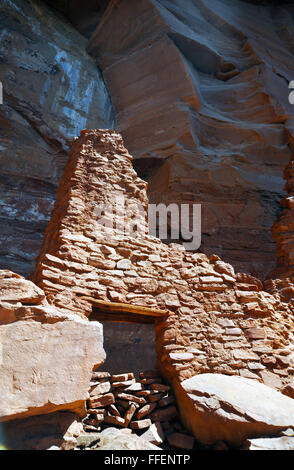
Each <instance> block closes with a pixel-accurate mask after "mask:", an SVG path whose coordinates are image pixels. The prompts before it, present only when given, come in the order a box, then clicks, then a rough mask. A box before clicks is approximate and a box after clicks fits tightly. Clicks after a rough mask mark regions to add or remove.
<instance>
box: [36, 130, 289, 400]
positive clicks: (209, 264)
mask: <svg viewBox="0 0 294 470" xmlns="http://www.w3.org/2000/svg"><path fill="white" fill-rule="evenodd" d="M131 160H132V157H131V156H130V155H129V153H128V151H127V150H126V149H125V147H124V144H123V141H122V138H121V136H120V135H118V134H116V133H115V132H114V131H104V130H96V131H93V130H91V131H86V130H85V131H82V132H81V136H80V137H79V138H77V139H76V140H75V141H74V142H73V145H72V149H71V152H70V154H69V158H68V162H67V166H66V169H65V172H64V176H63V178H62V181H61V183H60V186H59V189H58V193H57V201H56V204H55V208H54V211H53V214H52V218H51V221H50V223H49V225H48V228H47V232H46V235H45V239H44V243H43V246H42V250H41V254H40V257H39V261H38V266H37V271H36V276H35V282H36V283H37V284H38V285H39V286H40V287H41V288H42V289H43V290H44V291H45V293H46V297H47V300H48V302H49V303H50V304H51V305H54V306H55V307H57V308H59V309H60V310H61V311H64V312H67V313H68V312H71V313H75V314H79V315H81V316H82V317H89V318H91V312H92V305H93V301H95V300H98V301H103V302H106V303H107V302H109V304H111V303H113V302H115V303H121V304H124V305H125V304H129V305H133V306H143V307H148V308H151V309H154V311H156V310H165V311H167V312H168V315H166V316H165V317H163V318H161V319H156V320H155V322H154V323H155V329H156V349H157V357H158V367H159V369H160V372H161V374H162V375H163V376H164V377H165V378H166V379H167V380H168V381H170V382H173V381H182V380H184V379H187V378H189V377H192V376H193V375H195V374H199V373H205V372H214V373H222V374H227V375H239V376H241V377H246V378H251V379H255V380H257V381H260V382H264V383H265V384H268V385H270V386H272V387H274V388H276V389H278V390H281V391H284V392H285V393H287V394H288V395H290V396H294V395H293V392H294V390H293V381H292V379H293V372H294V364H293V356H292V353H293V335H292V331H293V311H294V303H293V302H294V301H293V296H291V295H290V296H289V295H286V293H285V292H283V289H278V288H276V287H277V281H268V282H267V284H266V285H267V288H268V289H269V290H271V293H269V292H268V291H267V290H265V285H263V283H262V282H261V281H260V280H258V279H256V278H254V277H252V276H250V275H247V274H244V273H235V271H234V269H233V267H232V266H231V265H229V264H227V263H224V262H223V261H222V260H221V259H220V258H219V257H218V256H216V255H212V256H211V257H210V258H209V259H208V258H207V256H206V255H204V254H201V253H193V252H189V251H186V250H185V249H184V248H183V247H182V246H180V245H175V244H170V245H166V244H164V243H162V242H161V241H160V240H159V239H157V238H155V237H151V236H149V235H148V233H147V229H146V233H145V234H144V235H142V233H141V236H140V237H134V236H131V235H126V234H122V233H120V232H119V231H115V230H112V229H109V227H106V228H105V227H104V226H102V225H101V223H100V221H99V217H98V213H99V211H98V212H97V207H98V208H99V207H101V204H104V205H105V206H106V207H108V208H114V205H115V202H114V201H115V200H116V197H122V196H123V197H124V198H125V203H126V209H127V211H126V213H127V216H126V218H127V219H131V217H132V214H133V212H132V211H133V208H134V206H136V205H140V206H141V207H144V208H145V213H144V214H143V215H142V214H141V219H140V224H141V226H142V227H145V228H146V227H147V224H148V221H147V204H148V200H147V193H146V183H145V182H144V181H142V180H141V179H139V178H138V176H137V174H136V172H135V171H134V169H133V167H132V163H131ZM99 216H100V217H101V214H100V213H99ZM104 217H105V218H106V219H107V218H108V217H109V213H107V210H106V212H105V213H104ZM129 221H130V220H126V222H129ZM289 282H290V288H291V289H293V278H292V279H291V278H290V279H289ZM288 288H289V284H287V289H288ZM91 299H92V300H91Z"/></svg>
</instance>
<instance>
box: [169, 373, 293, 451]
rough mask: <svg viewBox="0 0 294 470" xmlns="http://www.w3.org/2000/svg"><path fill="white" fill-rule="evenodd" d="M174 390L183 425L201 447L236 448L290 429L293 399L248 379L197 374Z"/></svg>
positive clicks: (177, 384) (176, 385) (176, 384)
mask: <svg viewBox="0 0 294 470" xmlns="http://www.w3.org/2000/svg"><path fill="white" fill-rule="evenodd" d="M174 389H175V393H176V396H177V402H178V407H179V410H180V414H181V417H182V419H183V422H184V424H185V425H186V426H187V428H188V429H189V430H190V431H192V432H193V434H194V435H195V437H196V439H198V441H200V442H202V443H203V444H214V443H216V442H218V441H226V442H227V443H230V444H232V445H236V446H238V445H241V444H242V443H243V442H244V441H245V440H246V439H247V438H250V437H252V438H253V437H260V436H267V435H269V436H271V435H272V436H273V435H275V434H278V433H279V432H280V431H282V430H284V429H287V428H294V400H293V399H292V398H289V397H287V396H285V395H282V394H281V393H279V392H277V391H276V390H274V389H272V388H270V387H268V386H266V385H264V384H262V383H259V382H257V381H254V380H251V379H245V378H243V377H238V376H227V375H222V374H199V375H196V376H194V377H191V378H190V379H187V380H184V381H183V382H182V383H175V384H174Z"/></svg>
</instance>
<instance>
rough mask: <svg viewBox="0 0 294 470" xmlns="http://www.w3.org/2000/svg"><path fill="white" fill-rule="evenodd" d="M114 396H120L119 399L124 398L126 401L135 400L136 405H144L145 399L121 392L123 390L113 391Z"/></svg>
mask: <svg viewBox="0 0 294 470" xmlns="http://www.w3.org/2000/svg"><path fill="white" fill-rule="evenodd" d="M114 394H115V396H116V397H117V398H120V399H121V400H126V401H128V402H135V403H138V405H145V403H146V400H145V398H143V397H137V396H135V395H130V394H128V393H123V392H114Z"/></svg>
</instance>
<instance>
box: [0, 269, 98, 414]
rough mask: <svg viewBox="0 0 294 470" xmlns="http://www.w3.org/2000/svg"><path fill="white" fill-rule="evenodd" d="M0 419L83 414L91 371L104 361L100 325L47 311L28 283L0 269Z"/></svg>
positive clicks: (39, 292)
mask: <svg viewBox="0 0 294 470" xmlns="http://www.w3.org/2000/svg"><path fill="white" fill-rule="evenodd" d="M0 297H1V305H2V306H1V307H0V395H1V404H0V420H1V421H8V420H13V419H22V418H24V417H28V416H32V415H40V414H47V413H52V412H55V411H57V410H70V411H72V412H74V413H78V414H79V415H84V414H85V410H86V409H85V401H86V399H87V398H88V389H89V383H90V379H91V373H92V370H93V367H97V366H98V365H100V364H101V363H103V362H104V360H105V352H104V349H103V333H102V325H101V324H100V323H98V322H89V321H88V320H83V319H81V318H80V317H79V316H77V315H74V314H72V315H66V314H64V313H63V312H60V311H58V310H57V309H56V308H53V307H50V306H49V305H48V304H47V301H46V299H45V296H44V292H43V291H42V290H41V289H40V288H39V287H37V286H35V285H34V284H33V283H32V282H31V281H26V280H25V279H23V278H20V277H19V276H16V277H15V276H14V275H13V273H8V272H7V271H5V272H2V271H0Z"/></svg>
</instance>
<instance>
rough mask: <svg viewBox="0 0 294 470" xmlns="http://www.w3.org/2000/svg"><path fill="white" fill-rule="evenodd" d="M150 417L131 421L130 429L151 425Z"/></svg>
mask: <svg viewBox="0 0 294 470" xmlns="http://www.w3.org/2000/svg"><path fill="white" fill-rule="evenodd" d="M151 424H152V422H151V419H149V418H147V419H141V420H139V421H132V422H131V424H130V426H131V428H132V429H145V428H149V427H150V426H151Z"/></svg>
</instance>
